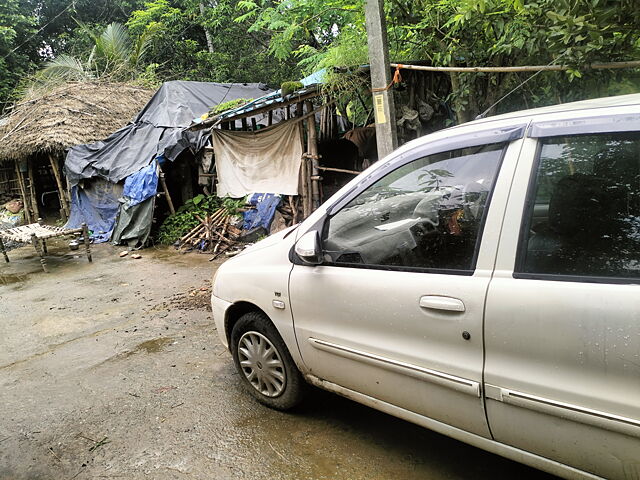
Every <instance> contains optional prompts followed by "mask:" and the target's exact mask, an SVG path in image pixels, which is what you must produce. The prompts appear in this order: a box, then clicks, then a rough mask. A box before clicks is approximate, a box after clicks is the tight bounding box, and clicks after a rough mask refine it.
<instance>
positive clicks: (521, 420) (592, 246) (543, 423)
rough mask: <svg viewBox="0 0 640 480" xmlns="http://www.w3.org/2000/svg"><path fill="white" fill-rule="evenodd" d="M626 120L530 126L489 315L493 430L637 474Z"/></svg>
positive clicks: (549, 451) (635, 291)
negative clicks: (608, 129) (530, 129)
mask: <svg viewBox="0 0 640 480" xmlns="http://www.w3.org/2000/svg"><path fill="white" fill-rule="evenodd" d="M629 118H630V116H629V115H628V114H627V115H625V116H620V117H613V118H612V119H607V118H604V119H603V120H602V125H598V124H597V122H596V121H595V120H594V119H592V118H588V119H586V120H583V121H576V122H574V123H572V122H557V124H555V125H554V124H553V123H552V124H550V125H544V124H542V125H540V126H539V127H540V128H537V127H536V125H534V127H533V128H532V132H533V134H534V136H536V137H537V138H528V139H526V140H525V144H524V147H523V155H522V156H521V159H520V162H519V164H518V169H517V171H516V175H515V176H514V184H513V188H512V195H511V197H510V200H509V204H508V207H507V212H506V215H505V224H506V225H509V227H508V228H504V229H503V234H502V239H501V241H500V247H499V253H498V257H497V260H496V270H495V274H494V279H493V280H492V281H491V284H490V287H489V292H488V297H487V307H486V313H485V349H486V352H485V355H486V366H485V381H486V384H485V388H486V397H487V414H488V418H489V424H490V427H491V431H492V433H493V435H494V437H495V439H496V440H497V441H500V442H503V443H506V444H508V445H511V446H514V447H517V448H521V449H524V450H528V451H530V452H532V453H535V454H537V455H540V456H543V457H546V458H548V459H551V460H555V461H558V462H561V463H563V464H565V465H569V466H571V467H574V468H577V469H579V470H582V471H586V472H589V473H592V474H595V475H598V476H600V477H604V478H611V479H614V478H615V479H623V478H629V479H637V478H640V131H619V130H620V128H621V126H622V127H624V126H625V124H627V122H629ZM635 118H636V127H638V126H640V123H639V120H640V115H637V114H635ZM607 125H608V126H609V128H612V127H613V128H615V129H617V131H607ZM627 125H628V124H627ZM576 126H577V127H576ZM631 126H633V125H631ZM585 129H586V130H589V129H591V130H593V131H592V132H584V131H581V130H585ZM562 130H565V132H566V135H558V133H559V132H561V131H562ZM532 172H533V174H532ZM530 177H531V178H530ZM523 212H524V213H523Z"/></svg>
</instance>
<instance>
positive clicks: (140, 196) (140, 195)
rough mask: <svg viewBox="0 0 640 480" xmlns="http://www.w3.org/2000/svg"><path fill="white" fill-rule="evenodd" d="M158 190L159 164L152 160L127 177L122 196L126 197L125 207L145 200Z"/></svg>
mask: <svg viewBox="0 0 640 480" xmlns="http://www.w3.org/2000/svg"><path fill="white" fill-rule="evenodd" d="M157 191H158V165H157V163H156V161H155V160H154V161H152V162H151V163H150V164H149V165H147V166H146V167H144V168H142V169H140V170H138V171H137V172H136V173H133V174H131V175H129V176H128V177H127V179H126V180H125V181H124V191H123V192H122V196H123V197H124V199H125V204H124V208H130V207H133V206H134V205H138V204H139V203H142V202H144V201H145V200H146V199H147V198H149V197H152V196H153V195H155V194H156V192H157Z"/></svg>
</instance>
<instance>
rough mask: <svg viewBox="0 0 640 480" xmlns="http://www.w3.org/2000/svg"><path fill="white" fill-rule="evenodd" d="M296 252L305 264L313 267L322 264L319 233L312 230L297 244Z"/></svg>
mask: <svg viewBox="0 0 640 480" xmlns="http://www.w3.org/2000/svg"><path fill="white" fill-rule="evenodd" d="M294 251H295V252H296V255H297V256H298V257H299V258H300V259H301V260H302V261H303V262H304V263H307V264H311V265H318V264H320V263H322V250H321V249H320V236H319V235H318V231H317V230H311V231H309V232H307V233H305V234H304V235H302V236H301V237H300V238H299V239H298V241H297V242H296V245H295V247H294Z"/></svg>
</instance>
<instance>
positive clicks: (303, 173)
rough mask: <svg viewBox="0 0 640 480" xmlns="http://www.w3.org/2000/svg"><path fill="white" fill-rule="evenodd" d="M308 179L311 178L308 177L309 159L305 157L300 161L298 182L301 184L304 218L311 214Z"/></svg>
mask: <svg viewBox="0 0 640 480" xmlns="http://www.w3.org/2000/svg"><path fill="white" fill-rule="evenodd" d="M307 178H309V176H308V175H307V159H306V157H305V156H303V157H302V159H301V161H300V180H299V182H298V183H299V184H300V197H301V198H302V217H303V218H307V217H308V216H309V214H310V213H311V212H310V209H309V202H308V199H309V192H308V184H307Z"/></svg>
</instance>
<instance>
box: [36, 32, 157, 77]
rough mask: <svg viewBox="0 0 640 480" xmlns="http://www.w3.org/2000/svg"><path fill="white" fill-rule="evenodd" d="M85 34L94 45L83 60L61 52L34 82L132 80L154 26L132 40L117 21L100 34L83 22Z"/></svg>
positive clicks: (138, 68)
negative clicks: (97, 79)
mask: <svg viewBox="0 0 640 480" xmlns="http://www.w3.org/2000/svg"><path fill="white" fill-rule="evenodd" d="M82 26H83V27H84V29H85V32H86V34H87V36H89V37H90V38H91V39H92V42H93V48H92V49H91V52H90V53H89V55H88V56H87V57H86V59H83V58H78V57H73V56H71V55H66V54H62V55H59V56H57V57H56V58H54V59H53V60H50V61H48V62H47V63H45V66H44V68H43V69H42V70H40V71H39V72H38V74H37V75H36V78H35V80H36V82H39V83H42V84H45V85H51V84H56V83H61V82H67V81H82V80H90V79H96V78H99V79H107V80H111V81H119V82H127V81H133V80H135V79H136V78H137V77H138V76H139V75H141V73H142V71H144V72H145V73H146V74H147V75H148V74H149V71H148V70H147V69H146V68H145V69H144V70H143V67H142V58H143V56H144V55H145V53H146V51H147V49H148V47H149V42H150V39H151V37H152V36H153V35H154V33H155V29H147V30H145V31H144V32H143V33H142V34H140V35H139V36H138V37H137V38H135V39H132V38H131V37H130V35H129V32H128V31H127V29H126V28H125V27H124V25H121V24H119V23H112V24H110V25H107V27H106V28H105V29H104V30H103V31H102V32H101V33H99V34H95V33H94V32H92V31H91V29H90V28H89V27H87V26H84V25H82Z"/></svg>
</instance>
